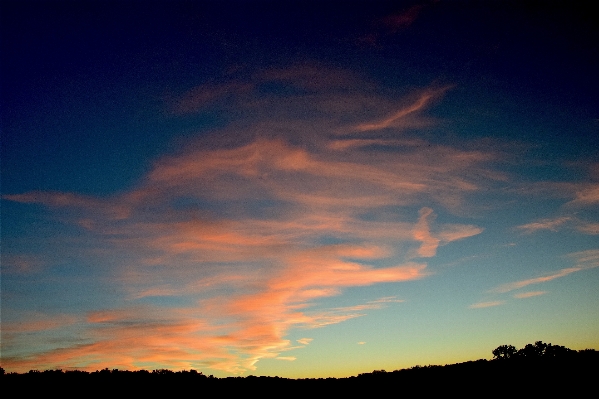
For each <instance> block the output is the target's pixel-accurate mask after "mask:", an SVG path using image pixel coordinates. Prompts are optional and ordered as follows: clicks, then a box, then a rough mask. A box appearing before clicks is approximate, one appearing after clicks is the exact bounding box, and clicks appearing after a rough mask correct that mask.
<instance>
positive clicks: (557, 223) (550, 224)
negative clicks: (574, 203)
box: [518, 217, 572, 233]
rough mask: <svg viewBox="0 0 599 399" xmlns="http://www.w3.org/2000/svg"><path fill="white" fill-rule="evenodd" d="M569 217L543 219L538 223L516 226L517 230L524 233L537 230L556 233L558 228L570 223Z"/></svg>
mask: <svg viewBox="0 0 599 399" xmlns="http://www.w3.org/2000/svg"><path fill="white" fill-rule="evenodd" d="M571 220H572V218H570V217H559V218H555V219H543V220H539V221H538V222H533V223H528V224H523V225H521V226H518V228H519V229H521V230H524V231H525V232H526V233H534V232H536V231H538V230H551V231H557V229H558V227H561V226H562V225H564V224H565V223H567V222H569V221H571Z"/></svg>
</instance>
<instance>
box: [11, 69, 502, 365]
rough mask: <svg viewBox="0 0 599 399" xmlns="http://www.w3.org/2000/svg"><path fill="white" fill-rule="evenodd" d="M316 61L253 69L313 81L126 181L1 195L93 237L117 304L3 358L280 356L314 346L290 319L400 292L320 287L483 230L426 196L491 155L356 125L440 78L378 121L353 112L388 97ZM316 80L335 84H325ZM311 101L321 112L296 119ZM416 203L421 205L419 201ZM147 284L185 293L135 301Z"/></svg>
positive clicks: (398, 274)
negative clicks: (118, 186)
mask: <svg viewBox="0 0 599 399" xmlns="http://www.w3.org/2000/svg"><path fill="white" fill-rule="evenodd" d="M319 73H320V72H319V71H318V69H317V68H316V69H314V68H310V67H305V68H297V69H295V70H292V71H288V72H285V71H267V72H265V73H264V74H263V76H261V77H256V78H255V81H253V82H252V85H260V84H261V83H263V82H264V81H267V82H268V81H275V80H276V81H278V82H289V84H292V85H295V86H297V87H301V88H304V89H305V90H307V91H309V92H311V93H312V92H313V93H314V94H313V95H310V96H309V98H308V99H304V98H303V97H301V98H298V99H296V100H297V104H298V106H297V108H298V109H299V111H298V112H295V111H296V110H293V109H292V110H286V109H281V108H279V107H283V105H282V103H285V104H288V103H289V102H281V101H278V100H280V99H279V98H275V99H272V98H269V97H266V98H265V99H261V100H260V101H265V102H266V105H270V106H266V107H265V106H264V104H260V106H259V107H256V104H255V103H252V102H249V103H248V104H245V103H243V105H240V107H241V108H240V111H239V112H241V113H243V112H247V113H252V112H254V111H256V115H254V116H252V118H255V119H250V120H251V121H256V122H255V123H254V124H252V123H253V122H252V123H248V124H250V125H252V126H251V127H248V128H244V129H245V130H244V129H241V128H240V127H239V126H238V125H234V126H232V127H230V128H225V129H223V130H222V131H221V132H219V135H220V136H218V137H217V136H216V135H214V136H211V137H210V140H208V139H205V140H200V141H198V142H194V143H192V144H190V145H189V148H186V149H184V150H183V151H181V152H180V153H178V154H175V155H170V156H165V157H163V158H161V159H159V160H158V161H157V162H156V163H155V164H154V165H153V167H152V169H151V171H150V172H149V173H148V174H147V176H145V177H144V178H143V179H142V180H141V181H140V182H139V184H138V185H137V186H135V187H134V188H132V189H131V190H129V191H125V192H122V193H119V194H116V195H114V196H111V197H106V198H101V199H100V198H95V197H85V196H79V195H75V194H65V193H56V192H31V193H25V194H16V195H5V196H4V197H3V198H5V199H9V200H13V201H19V202H24V203H41V204H45V205H48V206H50V207H52V209H53V211H54V212H64V214H65V216H64V217H63V219H64V220H65V221H71V222H72V224H73V225H74V226H77V228H79V229H80V230H78V231H77V233H78V234H80V235H81V236H84V237H90V238H93V240H96V241H93V240H90V242H92V241H93V242H98V243H100V244H98V247H96V248H93V250H92V251H90V253H89V254H88V255H89V256H90V258H93V259H97V258H99V257H100V258H101V257H102V256H106V259H108V260H109V261H108V262H105V263H106V265H109V266H103V267H105V268H106V270H101V269H100V268H99V269H98V270H97V273H98V274H99V275H101V276H102V278H100V279H98V281H100V283H99V284H108V285H110V289H111V292H114V293H115V294H114V296H115V297H117V298H118V299H119V300H120V299H122V300H123V301H124V302H122V303H123V305H121V306H115V308H114V309H104V310H101V309H96V310H95V311H90V312H89V313H88V315H87V318H86V320H85V322H82V325H81V326H79V325H78V328H79V327H80V328H81V329H83V330H84V331H85V333H82V336H84V339H83V341H84V342H83V343H81V342H78V343H76V344H68V345H64V346H63V347H61V348H54V349H47V348H46V349H44V350H40V351H39V352H36V353H33V354H30V355H27V356H16V355H15V356H13V357H7V358H6V364H7V365H10V366H11V367H15V368H22V369H24V368H27V367H31V366H34V367H48V368H55V367H63V368H67V367H79V368H84V369H88V370H93V369H95V368H103V367H111V368H112V367H123V368H129V369H136V368H151V367H154V366H157V367H160V368H163V367H168V368H173V369H181V368H186V369H189V368H206V367H210V368H213V369H219V370H224V371H226V372H230V373H242V372H244V371H247V370H253V369H255V367H256V363H257V362H258V361H259V360H260V359H264V358H277V357H279V358H285V357H289V356H282V355H281V353H283V352H285V351H289V350H292V349H294V348H297V347H298V345H306V344H307V343H309V341H308V339H307V338H306V339H300V340H298V341H297V343H296V344H292V343H291V342H290V341H289V340H287V339H285V337H286V336H287V335H288V333H289V331H290V330H291V329H293V328H316V327H322V326H326V325H330V324H334V323H340V322H343V321H344V320H348V319H352V318H355V317H360V316H362V315H364V314H365V313H366V312H369V311H374V310H376V309H380V308H382V307H384V306H387V305H389V304H390V303H395V302H400V301H401V300H398V299H395V298H394V297H387V298H381V299H378V300H374V301H366V303H358V304H355V305H353V306H346V307H336V308H323V307H322V306H321V305H320V304H319V302H318V301H319V300H322V299H324V298H328V297H332V296H336V295H342V294H343V292H344V290H345V289H347V288H350V287H357V286H370V285H374V284H379V283H396V282H402V281H411V280H415V279H420V278H424V277H426V276H427V275H428V272H427V267H426V264H425V263H423V262H419V263H416V262H414V261H413V258H414V249H415V248H418V249H416V252H417V254H418V255H419V257H432V256H434V255H435V253H436V250H437V248H438V246H439V245H445V244H448V243H450V242H453V241H455V240H459V239H463V238H466V237H470V236H473V235H475V234H479V233H480V232H481V231H482V229H480V228H478V227H476V226H471V225H460V224H443V223H433V222H434V220H433V219H434V218H433V207H434V208H435V210H436V211H437V212H442V211H445V210H449V211H452V210H455V209H459V207H460V204H462V202H463V201H464V198H465V197H466V196H467V195H470V194H472V193H476V192H477V191H479V190H481V188H484V187H485V186H486V185H487V184H488V182H489V181H490V180H492V179H494V178H496V177H497V175H495V174H494V173H493V172H492V171H491V170H490V169H489V167H488V165H487V163H488V161H490V160H492V159H493V155H492V154H490V153H486V152H481V151H468V150H462V149H458V148H453V147H450V146H442V145H435V146H433V145H428V143H426V142H424V141H422V140H420V139H408V138H401V139H399V138H397V137H389V138H383V139H381V138H371V137H367V136H368V134H369V133H368V132H370V131H372V132H374V131H376V130H380V129H384V128H386V127H397V126H407V125H408V124H411V126H414V125H415V124H418V123H423V121H424V120H425V119H426V118H424V117H422V116H421V115H420V114H421V113H422V112H423V111H424V109H425V108H426V107H427V106H429V105H430V104H431V103H432V101H433V99H434V98H436V97H438V96H439V95H440V94H441V92H442V91H443V90H428V91H425V92H423V93H424V94H422V93H421V94H420V96H419V97H418V99H417V100H416V101H414V102H413V103H412V104H410V105H408V106H406V107H404V108H402V109H401V110H399V111H396V112H395V113H393V114H392V115H390V116H388V117H387V118H384V119H383V120H377V119H376V118H375V117H373V118H370V117H367V118H363V119H364V120H374V122H363V121H357V120H356V118H357V117H356V116H354V111H355V110H360V109H363V108H364V107H365V106H368V107H370V108H369V109H368V110H367V112H366V115H371V116H372V115H376V114H378V113H379V112H380V110H381V109H392V107H393V104H396V102H395V101H391V100H389V99H381V98H371V97H368V98H365V97H361V96H356V95H354V94H353V93H346V92H344V91H343V90H344V87H345V85H344V84H343V82H345V81H347V80H348V79H353V77H351V76H347V75H344V74H342V73H340V74H339V75H336V74H335V71H328V72H326V73H325V76H324V77H323V75H319ZM333 75H335V76H336V78H335V79H337V80H333V78H332V76H333ZM315 76H319V78H318V79H315V78H314V77H315ZM327 77H331V79H328V78H327ZM261 79H263V80H261ZM250 86H251V85H248V86H246V85H244V84H239V85H236V84H232V85H224V86H219V87H208V88H206V87H204V88H202V89H197V90H196V91H193V93H192V92H190V93H189V94H188V95H186V96H187V97H186V96H184V98H182V99H181V101H180V103H179V105H178V106H179V111H180V112H195V110H198V109H199V108H201V107H203V106H205V105H206V104H208V103H210V102H212V101H216V102H218V101H220V98H222V97H223V96H224V97H227V96H236V95H241V96H242V97H243V96H244V95H246V94H247V93H248V92H249V91H251V90H253V88H252V87H254V86H251V87H250ZM320 90H325V91H326V90H332V91H333V92H334V93H333V94H331V96H330V97H326V96H325V95H324V94H321V93H320ZM240 93H241V94H240ZM275 100H277V101H275ZM345 100H347V101H345ZM256 101H258V100H256ZM224 103H226V102H223V104H224ZM292 103H293V102H292ZM223 106H224V107H226V104H225V105H223ZM285 106H288V105H285ZM244 107H247V108H244ZM253 107H255V108H253ZM264 109H267V110H268V112H267V113H266V114H264V112H265V111H263V110H264ZM322 110H325V111H326V114H327V115H326V116H327V117H326V118H320V119H319V118H315V119H314V120H315V121H316V122H314V121H313V120H312V119H311V120H310V121H308V122H305V121H302V120H299V121H298V119H299V118H300V116H301V115H303V114H304V113H308V114H309V113H310V112H319V113H322V112H323V111H322ZM287 111H288V112H287ZM300 111H301V112H300ZM261 112H262V114H261ZM270 113H272V114H273V115H276V116H277V117H276V118H275V117H271V116H272V115H270ZM417 114H418V117H417V118H416V116H417ZM347 115H349V116H347ZM360 115H361V114H360ZM329 116H330V117H329ZM279 117H280V118H279ZM310 117H312V114H310ZM261 118H262V119H261ZM409 118H414V119H412V120H408V119H409ZM273 120H275V121H278V122H277V123H275V122H272V121H273ZM356 126H357V127H358V128H356ZM304 131H307V132H312V133H305V134H304V133H303V132H304ZM375 133H376V132H375ZM358 134H359V135H360V138H359V139H358V138H356V135H358ZM377 134H378V133H377ZM352 140H353V141H352ZM381 147H382V148H383V149H384V150H381ZM422 201H425V202H426V203H427V204H429V207H424V208H422V207H421V206H419V204H420V203H422ZM390 208H392V209H401V212H399V211H398V212H395V213H394V212H390V211H389V210H388V209H390ZM418 208H420V213H419V219H418V221H417V222H414V216H415V213H416V211H415V210H414V209H418ZM72 209H76V210H77V212H72V214H71V213H70V211H71V210H72ZM372 215H375V216H372ZM66 244H68V243H66ZM66 244H65V245H66ZM82 251H83V250H82ZM383 265H385V266H383ZM386 265H393V266H386ZM158 297H161V298H160V299H165V298H166V297H170V298H172V299H177V300H180V301H181V303H185V304H186V305H185V306H181V307H176V308H175V307H170V308H169V307H166V306H165V307H159V306H154V307H150V306H142V305H140V304H141V303H146V302H147V300H148V299H150V298H151V299H156V298H158ZM144 300H145V301H146V302H144ZM48 345H49V346H51V345H50V344H48ZM11 350H12V349H11ZM11 353H17V351H16V350H13V352H11ZM4 361H5V358H4V357H3V362H4Z"/></svg>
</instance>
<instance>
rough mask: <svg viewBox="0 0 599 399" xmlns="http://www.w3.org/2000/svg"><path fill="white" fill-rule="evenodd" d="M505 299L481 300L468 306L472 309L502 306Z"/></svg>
mask: <svg viewBox="0 0 599 399" xmlns="http://www.w3.org/2000/svg"><path fill="white" fill-rule="evenodd" d="M504 304H505V301H489V302H479V303H475V304H473V305H470V306H468V307H469V308H470V309H482V308H490V307H493V306H501V305H504Z"/></svg>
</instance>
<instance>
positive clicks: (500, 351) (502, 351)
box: [493, 345, 518, 360]
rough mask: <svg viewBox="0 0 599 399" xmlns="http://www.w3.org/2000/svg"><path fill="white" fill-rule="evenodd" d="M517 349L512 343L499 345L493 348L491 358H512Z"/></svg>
mask: <svg viewBox="0 0 599 399" xmlns="http://www.w3.org/2000/svg"><path fill="white" fill-rule="evenodd" d="M517 352H518V350H517V349H516V347H515V346H514V345H501V346H498V347H497V348H495V349H493V358H494V359H498V360H506V359H510V358H512V357H513V356H514V355H515V354H516V353H517Z"/></svg>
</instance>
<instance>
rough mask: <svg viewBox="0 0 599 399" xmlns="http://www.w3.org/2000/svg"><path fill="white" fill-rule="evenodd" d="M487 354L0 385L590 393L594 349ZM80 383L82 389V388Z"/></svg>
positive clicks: (7, 380)
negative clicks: (341, 366)
mask: <svg viewBox="0 0 599 399" xmlns="http://www.w3.org/2000/svg"><path fill="white" fill-rule="evenodd" d="M492 354H493V359H492V360H486V359H480V360H475V361H468V362H464V363H456V364H450V365H444V366H440V365H429V366H414V367H411V368H408V369H402V370H395V371H390V372H387V371H385V370H374V371H372V372H371V373H363V374H358V375H357V376H353V377H346V378H305V379H289V378H281V377H256V376H253V375H250V376H247V377H225V378H216V377H214V376H212V375H210V376H207V375H204V374H203V373H202V372H199V371H196V370H189V371H187V370H184V371H176V372H175V371H171V370H167V369H158V370H153V371H147V370H138V371H127V370H117V369H113V370H110V369H103V370H99V371H95V372H86V371H80V370H67V371H63V370H45V371H37V370H31V371H29V372H28V373H21V374H19V373H14V372H11V373H5V371H4V369H2V368H0V382H1V385H2V387H13V388H17V389H18V390H19V392H20V393H21V394H25V393H30V394H33V393H39V392H55V391H57V390H58V391H60V392H61V393H62V394H63V395H69V394H73V395H75V394H79V395H82V394H87V393H89V392H95V393H98V394H106V395H109V394H110V395H112V394H114V393H119V394H136V395H139V394H164V395H170V396H172V395H178V394H181V395H187V394H188V390H189V389H191V390H194V391H195V392H200V391H198V389H201V390H203V391H201V392H204V393H208V392H212V391H213V390H216V391H217V392H227V393H229V394H247V393H248V392H251V391H252V390H260V392H263V393H265V394H266V395H267V396H268V393H269V392H270V393H273V394H274V393H275V392H279V393H280V394H282V393H283V392H295V393H300V394H312V395H314V394H316V395H317V396H318V393H319V392H320V393H324V392H328V391H330V390H334V392H336V393H337V394H347V395H352V396H353V395H358V394H364V395H373V394H377V392H380V393H381V394H382V393H383V392H387V391H388V390H391V391H392V392H396V393H400V392H417V393H418V394H419V395H425V396H427V395H438V394H444V393H447V392H453V393H458V394H461V395H467V396H480V395H487V396H488V395H491V396H494V394H500V393H502V392H503V394H504V395H507V394H509V395H510V396H524V395H534V396H535V397H538V396H539V395H545V394H547V395H552V396H553V395H555V394H556V393H562V394H568V395H572V394H581V395H582V394H584V395H588V394H589V393H591V394H592V395H595V394H596V390H597V388H596V385H597V384H596V381H597V378H598V375H599V374H598V371H599V352H598V351H596V350H594V349H585V350H580V351H575V350H572V349H568V348H565V347H563V346H559V345H552V344H545V343H543V342H541V341H537V342H535V343H534V344H528V345H526V346H525V347H523V348H521V349H519V350H518V349H516V348H515V347H514V346H513V345H501V346H499V347H497V348H496V349H494V350H493V351H492ZM81 389H84V390H85V391H80V390H81Z"/></svg>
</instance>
